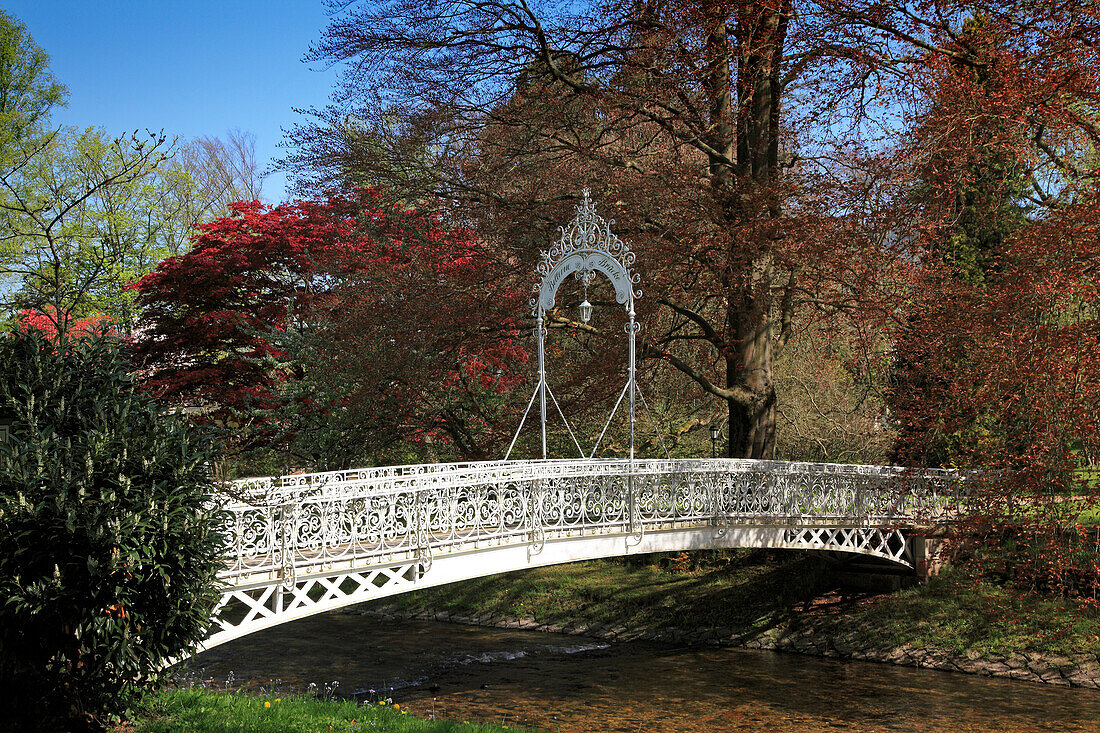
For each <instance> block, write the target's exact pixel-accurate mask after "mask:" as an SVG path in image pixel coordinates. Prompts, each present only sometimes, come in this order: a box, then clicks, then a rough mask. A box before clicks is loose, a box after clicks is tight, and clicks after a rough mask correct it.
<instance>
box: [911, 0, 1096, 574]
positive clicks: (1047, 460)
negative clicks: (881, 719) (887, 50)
mask: <svg viewBox="0 0 1100 733" xmlns="http://www.w3.org/2000/svg"><path fill="white" fill-rule="evenodd" d="M977 10H980V11H981V12H980V13H978V14H976V15H975V16H974V17H972V18H970V19H966V20H964V21H962V22H960V23H959V24H958V26H956V32H955V33H954V35H953V36H951V38H950V39H949V40H945V44H946V49H947V51H948V53H944V54H941V55H939V56H936V57H930V58H928V59H927V60H926V69H925V71H924V73H922V74H921V75H920V76H919V78H918V81H919V83H920V84H922V85H923V86H924V89H925V91H926V98H927V99H929V100H931V102H930V104H929V105H928V107H927V108H926V110H924V112H925V113H924V114H923V115H921V117H920V118H919V120H918V121H919V127H918V128H917V130H918V134H917V135H915V136H914V140H913V143H912V144H911V146H910V147H909V148H908V149H907V150H906V151H905V154H906V155H908V156H910V157H911V158H912V159H914V160H916V161H917V162H918V166H917V167H916V170H915V176H914V178H916V179H917V180H918V181H919V183H920V189H919V192H920V194H921V196H920V197H917V201H918V203H919V204H921V205H920V206H918V207H917V208H916V209H915V210H914V223H915V226H913V227H912V229H911V236H913V237H914V239H915V240H917V242H918V243H919V245H920V249H919V252H920V256H919V259H917V260H915V261H914V263H913V264H914V267H913V268H912V269H911V277H912V287H911V289H910V290H909V297H908V300H907V302H906V303H905V314H906V319H905V321H904V323H903V324H902V328H901V329H900V332H899V334H898V360H897V368H898V377H897V379H896V380H895V384H894V385H893V390H892V394H891V395H890V402H891V405H892V407H893V410H894V417H895V418H896V419H897V421H898V423H899V426H900V440H899V443H898V445H897V447H896V449H895V455H896V456H897V457H898V458H899V459H900V460H902V461H904V462H906V463H910V464H918V465H919V464H943V465H951V466H957V467H964V468H973V469H979V471H980V473H978V474H975V475H972V477H971V480H970V481H969V487H970V488H969V492H970V494H969V496H968V497H967V498H968V499H969V501H968V502H967V506H968V509H969V511H968V512H966V513H965V514H964V515H963V517H962V518H961V521H960V522H959V523H957V524H956V525H955V528H956V530H957V532H958V537H957V538H958V539H959V541H960V542H959V547H960V549H961V550H962V551H963V552H965V553H968V554H971V555H973V556H975V557H977V558H979V559H981V560H983V564H984V566H985V568H986V569H987V570H989V569H992V571H993V572H994V573H996V574H997V575H999V576H1000V577H1005V578H1009V579H1011V580H1013V581H1014V582H1016V583H1017V584H1019V585H1020V586H1022V587H1024V588H1027V589H1030V590H1039V591H1043V592H1051V591H1053V592H1056V593H1067V594H1070V595H1094V594H1095V592H1096V590H1097V588H1098V587H1100V575H1097V572H1096V556H1095V545H1094V544H1093V543H1092V542H1089V541H1087V537H1086V533H1087V532H1089V531H1091V529H1094V528H1091V529H1090V528H1087V527H1085V524H1086V522H1087V514H1086V513H1084V512H1086V511H1087V510H1088V508H1089V507H1092V506H1094V505H1095V502H1096V501H1097V486H1096V484H1095V482H1094V481H1092V480H1091V479H1090V475H1089V472H1088V468H1087V467H1088V465H1089V464H1090V462H1091V461H1092V460H1094V456H1095V455H1096V447H1097V442H1098V440H1100V434H1098V432H1097V419H1098V417H1100V414H1098V412H1097V409H1098V406H1100V399H1098V397H1100V395H1098V393H1097V391H1096V389H1095V385H1096V384H1097V377H1098V376H1100V375H1098V374H1097V373H1096V369H1095V365H1096V363H1097V362H1096V356H1097V354H1096V345H1097V343H1098V342H1097V339H1096V333H1097V310H1096V307H1095V304H1096V302H1097V298H1096V296H1097V285H1098V283H1097V278H1096V268H1095V262H1094V260H1095V258H1096V257H1097V255H1098V254H1100V252H1098V250H1097V246H1098V242H1100V239H1098V237H1097V226H1096V224H1097V221H1098V219H1097V208H1096V207H1097V204H1098V199H1097V190H1098V188H1097V182H1098V181H1100V170H1096V169H1094V167H1093V166H1092V165H1091V161H1093V160H1094V159H1095V143H1096V141H1097V140H1100V125H1098V124H1097V120H1096V117H1095V114H1094V113H1092V112H1087V113H1086V112H1085V111H1086V110H1093V109H1095V101H1096V96H1097V95H1096V89H1097V86H1096V85H1097V83H1098V82H1100V54H1098V50H1097V49H1096V47H1095V44H1092V43H1091V42H1087V41H1083V39H1086V38H1091V37H1093V36H1092V33H1094V32H1095V30H1096V22H1095V18H1093V17H1091V16H1088V15H1083V16H1082V17H1081V18H1079V19H1074V18H1072V17H1067V16H1066V15H1064V14H1063V13H1064V12H1065V11H1066V9H1065V8H1064V7H1062V6H1058V5H1055V4H1037V5H1034V6H1029V7H1025V6H1022V5H1015V4H1012V6H1011V7H1009V8H1005V9H992V8H988V7H987V8H980V7H979V8H977ZM929 203H931V204H932V205H928V204H929Z"/></svg>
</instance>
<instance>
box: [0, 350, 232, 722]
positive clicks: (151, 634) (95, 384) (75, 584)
mask: <svg viewBox="0 0 1100 733" xmlns="http://www.w3.org/2000/svg"><path fill="white" fill-rule="evenodd" d="M119 348H120V345H119V343H118V340H117V339H116V338H113V337H111V336H107V335H102V334H100V335H93V336H84V337H80V338H79V339H77V338H67V339H60V340H57V339H56V338H55V339H49V338H47V337H46V336H45V335H44V334H42V333H41V332H39V331H37V330H34V329H29V330H25V331H17V332H15V333H11V334H3V335H0V374H3V379H2V380H0V413H2V414H0V416H5V415H6V416H7V417H8V418H9V419H12V424H11V428H10V432H11V435H10V437H9V439H8V440H7V441H6V443H5V444H4V445H3V446H0V716H12V715H15V716H17V717H18V718H19V719H21V721H22V727H24V728H25V727H28V726H29V727H40V728H48V729H58V728H61V727H65V728H74V727H96V726H97V725H99V724H100V723H102V722H103V721H105V720H107V719H108V718H109V717H110V716H112V715H114V714H117V713H119V712H121V711H122V710H123V709H124V708H125V706H126V704H127V702H128V700H129V699H130V697H131V694H132V693H133V692H135V691H136V690H137V689H139V688H143V687H148V686H149V684H150V682H151V681H152V680H153V679H154V677H155V674H156V671H157V670H158V669H159V667H160V666H161V665H162V664H163V662H164V661H165V660H167V659H169V658H171V657H173V656H174V655H177V654H179V653H180V652H181V651H183V650H185V649H186V648H188V647H189V646H190V645H192V644H193V643H195V642H196V641H199V640H201V638H202V637H203V635H204V634H205V630H206V628H207V626H208V625H209V621H210V615H209V614H210V609H211V607H212V606H211V604H212V603H213V601H214V599H215V594H216V579H215V574H216V572H217V568H218V566H219V557H220V555H221V549H222V548H221V542H222V540H221V532H220V531H219V526H218V522H219V521H220V519H219V517H220V515H219V514H217V513H216V512H213V511H211V510H209V509H208V508H207V507H205V506H204V503H205V502H206V499H207V497H208V496H209V495H210V493H211V488H212V486H211V482H210V479H209V478H208V476H207V471H206V468H205V465H206V462H207V461H208V460H209V458H210V455H209V453H210V450H211V448H210V446H209V443H208V442H207V441H205V440H204V439H203V438H202V436H199V435H196V434H195V433H194V432H192V430H193V429H191V428H188V427H186V426H185V425H183V424H182V422H181V421H179V420H177V419H175V418H173V417H172V416H169V415H164V414H162V413H160V412H159V411H158V409H157V408H156V407H154V406H153V405H152V403H150V402H149V401H148V400H147V399H146V398H145V397H144V396H143V395H142V394H141V392H140V391H139V389H138V387H137V386H136V385H135V383H134V381H133V379H132V378H131V377H130V375H129V374H128V371H127V366H128V365H127V362H126V360H125V358H124V357H123V356H122V355H121V354H120V353H119ZM5 697H9V698H10V699H8V700H3V698H5ZM2 723H3V720H2V717H0V729H3V728H4V725H3V724H2Z"/></svg>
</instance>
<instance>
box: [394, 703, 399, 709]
mask: <svg viewBox="0 0 1100 733" xmlns="http://www.w3.org/2000/svg"><path fill="white" fill-rule="evenodd" d="M393 709H394V710H400V709H401V706H400V705H398V704H397V703H394V704H393Z"/></svg>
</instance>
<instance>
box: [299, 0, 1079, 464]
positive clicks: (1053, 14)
mask: <svg viewBox="0 0 1100 733" xmlns="http://www.w3.org/2000/svg"><path fill="white" fill-rule="evenodd" d="M983 5H984V4H983V3H962V4H955V5H952V6H950V7H947V6H944V5H942V4H939V3H933V4H928V5H921V6H919V7H914V6H912V4H911V3H901V2H896V3H895V2H888V3H876V4H874V5H873V6H868V5H867V4H866V3H849V2H843V1H841V0H819V1H817V2H794V1H793V0H791V1H790V2H788V1H786V0H761V1H759V2H748V3H720V2H677V3H674V4H659V3H649V2H625V3H624V2H593V3H591V4H573V5H569V6H561V5H560V4H539V3H534V4H532V3H520V2H511V1H510V0H492V1H491V2H488V3H485V2H476V3H475V2H448V3H442V2H427V3H423V2H415V3H414V2H408V1H407V0H395V1H394V2H388V3H384V4H377V3H371V4H366V3H351V4H349V3H340V4H334V6H333V7H334V10H335V13H334V20H333V21H332V23H331V24H330V27H329V29H328V31H327V32H326V34H325V36H324V37H323V38H322V40H321V42H320V43H318V44H317V45H316V47H315V49H314V53H313V58H314V59H316V60H323V61H326V62H336V63H340V62H347V65H346V67H345V71H344V76H343V78H342V80H341V89H340V92H339V95H338V101H339V104H336V105H333V106H332V107H330V108H329V109H327V110H320V111H318V110H315V111H314V114H315V122H313V123H311V124H306V125H303V126H301V127H299V128H298V130H297V131H296V132H295V133H294V134H292V136H291V142H292V144H294V145H296V146H297V147H298V152H297V153H296V154H295V155H293V156H291V158H290V160H289V161H288V163H289V164H291V165H295V166H297V167H298V169H299V170H301V171H303V172H304V177H305V178H306V179H310V180H312V179H318V178H319V179H321V180H325V179H326V175H331V176H332V177H333V178H340V177H346V176H348V175H350V174H352V173H355V174H358V175H361V176H363V177H366V178H368V179H371V180H376V181H384V182H386V187H393V189H394V190H395V192H396V193H395V195H397V196H399V197H401V198H404V199H406V200H417V201H438V202H443V203H440V204H439V205H440V206H441V207H442V208H444V209H445V210H447V212H448V215H449V216H453V217H455V220H457V221H463V222H473V223H474V224H475V226H476V227H477V229H478V232H479V235H480V236H481V237H482V238H484V239H485V240H486V241H491V242H492V246H493V248H494V249H495V250H496V251H499V252H503V253H506V254H504V255H502V256H503V257H506V258H511V260H510V261H512V262H517V263H522V264H525V265H527V266H528V267H529V266H530V264H531V262H532V260H533V259H534V255H535V252H537V250H538V249H539V245H540V244H542V243H541V242H538V243H536V242H534V241H532V240H533V235H532V233H533V232H536V233H541V232H545V231H546V230H547V229H548V228H550V227H551V226H552V224H553V223H557V222H560V221H562V220H564V219H566V218H568V210H567V206H566V205H565V204H566V203H567V201H568V199H569V198H570V197H571V196H573V195H575V193H576V191H578V190H579V189H580V188H582V187H583V186H584V185H591V186H592V187H593V188H594V189H595V192H596V197H597V199H598V200H601V201H605V202H608V206H609V208H612V213H613V214H614V215H615V218H616V220H617V221H619V222H620V223H622V224H626V225H627V226H629V227H632V228H630V229H627V230H625V231H621V232H620V233H622V234H624V235H625V236H626V237H627V238H628V239H629V240H630V241H631V242H632V244H634V245H635V246H636V248H637V250H638V251H639V252H640V253H642V255H643V257H644V258H645V260H646V261H649V262H659V263H661V264H660V267H659V269H658V270H657V271H655V272H654V271H650V272H648V273H647V276H648V277H647V293H648V295H649V298H648V301H649V302H657V303H659V304H660V306H661V308H660V309H659V311H658V312H657V313H652V314H647V319H648V321H649V323H651V324H655V325H656V328H654V329H653V330H652V331H651V332H650V334H649V344H648V348H647V350H646V353H647V355H649V356H653V357H657V358H661V359H663V360H665V361H667V362H668V363H670V364H672V365H673V366H674V367H676V368H677V369H680V370H681V371H683V372H684V373H685V374H686V375H688V376H689V377H690V378H692V379H693V380H694V381H695V382H696V384H697V385H698V386H699V388H700V389H702V390H703V391H704V392H705V393H706V394H708V395H710V396H711V397H714V398H717V399H719V400H721V401H723V402H724V403H725V404H726V406H727V408H728V409H727V412H728V414H729V420H730V424H731V429H730V431H731V436H732V438H731V445H730V451H731V455H744V456H757V457H760V456H766V455H769V454H770V453H771V451H772V446H773V445H774V420H775V413H774V406H775V393H774V383H773V382H774V380H773V377H772V374H771V369H772V360H773V358H774V353H773V352H774V351H775V350H776V349H778V348H780V347H781V346H782V344H783V343H784V341H785V338H786V335H785V334H789V333H790V330H789V327H790V326H791V325H792V319H793V317H794V316H795V314H796V313H803V312H807V310H806V309H801V310H800V308H801V306H804V305H805V306H811V308H810V309H809V310H810V311H813V310H814V309H815V308H816V309H817V310H818V311H819V312H820V313H832V314H838V313H839V314H847V313H851V312H853V310H855V309H858V308H862V307H864V306H866V305H868V304H872V303H874V301H876V300H879V299H880V298H881V296H883V295H890V294H891V291H892V290H894V289H893V288H887V290H886V293H881V292H878V291H876V290H875V289H874V288H872V287H871V286H877V285H879V284H880V283H878V282H876V281H875V279H874V277H873V276H876V275H879V274H881V270H882V269H886V270H889V269H890V268H889V267H879V264H880V263H896V262H897V261H898V260H899V259H900V260H901V261H902V262H904V261H906V258H911V257H912V253H910V252H908V251H906V250H908V249H909V248H910V246H911V245H912V239H911V238H910V237H908V236H907V235H906V234H905V233H903V232H899V231H898V230H896V229H895V230H891V229H890V227H889V226H888V224H890V223H897V222H898V221H900V220H901V219H900V217H898V216H897V211H896V209H891V208H881V207H879V206H878V205H877V204H878V203H879V201H877V200H875V199H874V197H873V194H874V189H875V187H879V186H881V179H882V177H883V172H884V170H886V169H884V168H883V166H882V163H883V162H884V161H886V158H885V157H884V156H881V155H878V153H879V152H881V151H883V150H892V149H897V143H898V142H899V140H901V139H902V137H903V136H904V134H905V133H906V132H907V127H906V124H905V123H906V122H907V121H908V120H907V119H906V116H907V115H908V114H910V113H911V112H912V111H913V110H914V109H916V108H919V106H920V105H922V104H924V103H925V102H926V101H927V97H926V96H924V94H925V92H926V91H927V87H926V86H923V81H924V79H923V78H922V76H921V75H920V74H919V73H915V70H919V68H920V64H924V63H928V62H929V61H930V60H932V61H935V60H941V61H942V60H957V59H960V58H962V59H965V58H966V55H965V54H961V53H960V51H959V48H958V46H957V44H956V43H955V42H954V40H953V39H955V38H956V37H957V36H958V35H959V26H960V24H961V22H962V20H963V19H965V18H966V17H968V16H969V15H971V14H972V6H973V7H974V8H976V7H981V6H983ZM1008 5H1010V6H1011V7H1004V8H1003V9H1002V8H997V7H993V8H990V9H989V10H988V14H989V15H990V16H991V17H992V18H994V20H995V22H996V23H1000V24H1003V25H1004V27H1005V29H1006V33H1008V34H1009V35H1010V36H1013V37H1014V38H1015V39H1017V40H1019V41H1021V42H1022V43H1027V44H1033V45H1034V46H1035V47H1038V46H1040V45H1042V44H1043V43H1045V41H1044V39H1047V38H1049V39H1061V40H1060V41H1059V43H1058V44H1057V45H1056V46H1054V48H1056V49H1057V50H1056V52H1055V53H1056V55H1057V57H1058V58H1059V59H1063V58H1064V55H1065V54H1067V53H1072V47H1073V43H1074V41H1073V39H1074V38H1077V39H1081V38H1087V37H1089V36H1088V31H1089V28H1090V24H1094V22H1095V21H1094V20H1093V19H1092V16H1091V15H1089V14H1088V13H1087V12H1082V13H1080V14H1079V17H1077V16H1075V11H1076V9H1081V10H1082V11H1086V10H1087V8H1086V5H1087V4H1086V3H1070V4H1068V5H1066V4H1058V5H1055V4H1053V3H1049V4H1048V3H1038V4H1036V3H1023V2H1020V3H1010V4H1008ZM1078 6H1080V8H1078ZM1075 34H1076V35H1075ZM1076 43H1077V45H1080V40H1078V41H1076ZM1067 44H1069V45H1067ZM1034 62H1035V64H1037V65H1038V64H1041V63H1042V62H1041V60H1040V57H1039V56H1038V55H1036V56H1035V57H1034ZM1036 71H1041V69H1038V68H1037V69H1036ZM1047 78H1050V77H1049V75H1048V76H1047ZM1063 81H1064V82H1065V83H1066V84H1076V87H1077V88H1078V90H1083V89H1085V87H1084V85H1082V84H1079V83H1076V82H1074V81H1073V79H1072V77H1066V79H1064V80H1063ZM880 111H882V112H883V113H880ZM348 120H356V121H357V124H355V125H348V124H347V123H348ZM357 132H360V133H362V134H356V133H357ZM408 150H416V151H423V152H424V153H426V155H424V154H422V155H419V156H416V157H411V156H409V155H406V154H405V153H406V152H407V151H408ZM411 159H412V160H417V161H418V162H419V165H418V169H419V170H418V171H417V174H416V175H410V172H409V163H408V162H409V160H411ZM886 162H890V163H891V164H892V165H893V167H894V170H893V171H888V172H898V171H901V170H902V169H904V164H903V161H898V160H893V161H886ZM853 195H855V196H856V198H853ZM860 197H862V200H861V198H860ZM884 233H885V234H884ZM540 238H541V237H540ZM655 269H656V268H655ZM516 271H524V268H516ZM866 276H871V277H866ZM875 304H876V305H878V306H879V307H880V309H881V310H882V311H883V312H887V313H888V312H889V311H890V307H889V306H884V305H883V304H882V303H875Z"/></svg>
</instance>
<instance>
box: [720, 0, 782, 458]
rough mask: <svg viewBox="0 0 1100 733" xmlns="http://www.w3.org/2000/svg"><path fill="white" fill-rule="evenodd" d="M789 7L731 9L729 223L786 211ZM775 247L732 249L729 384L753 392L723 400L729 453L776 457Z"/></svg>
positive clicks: (758, 232)
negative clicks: (783, 141) (782, 76)
mask: <svg viewBox="0 0 1100 733" xmlns="http://www.w3.org/2000/svg"><path fill="white" fill-rule="evenodd" d="M790 10H791V9H790V0H764V1H763V2H758V3H745V4H743V5H741V6H739V7H738V8H737V9H736V10H735V11H734V13H735V20H736V23H737V30H736V44H735V49H736V53H737V61H738V63H737V82H736V90H737V109H736V119H737V126H736V151H737V155H736V159H735V160H734V163H733V165H732V166H730V167H732V168H733V170H732V171H731V172H732V173H734V174H735V175H734V176H729V175H728V174H726V175H714V168H715V166H714V165H713V164H712V166H711V169H712V181H713V183H714V185H715V186H716V187H717V188H720V189H725V190H724V193H726V199H727V201H729V204H728V208H727V218H728V221H729V224H730V226H731V227H737V226H741V227H745V226H746V225H747V224H750V223H752V222H754V221H758V220H760V219H761V218H763V219H774V218H776V217H778V216H779V215H780V213H781V212H780V210H779V206H778V204H777V203H776V202H777V197H776V195H775V193H776V192H775V191H774V186H775V184H776V183H777V181H778V177H779V168H778V157H779V97H780V93H781V89H780V82H779V72H780V64H781V63H782V57H783V48H784V42H785V40H786V32H787V22H788V18H789V16H790ZM727 73H728V72H727ZM713 88H714V87H713V86H712V89H713ZM712 108H713V109H717V108H718V105H712ZM727 109H728V107H727ZM716 127H717V126H716ZM731 178H732V179H734V180H731ZM746 228H747V227H746ZM769 230H770V227H767V226H765V227H751V229H750V231H754V232H755V237H767V236H768V235H767V234H766V233H767V232H768V231H769ZM771 247H772V243H771V242H770V241H766V240H764V241H757V239H755V238H754V239H753V240H752V241H744V240H742V241H738V242H735V243H731V247H730V272H729V277H728V282H727V284H726V289H727V294H728V298H729V300H728V304H729V305H728V308H729V310H728V313H727V329H728V338H729V344H730V346H729V347H728V349H727V352H726V359H725V362H726V388H727V389H735V388H744V390H747V391H748V392H749V393H750V394H751V395H752V396H751V398H750V399H747V400H746V399H727V401H726V402H727V404H728V406H729V451H728V454H729V456H730V457H731V458H771V457H772V455H773V454H774V449H775V386H774V385H773V383H772V336H773V334H772V325H771V310H772V277H773V266H772V254H771ZM744 390H742V391H744Z"/></svg>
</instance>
